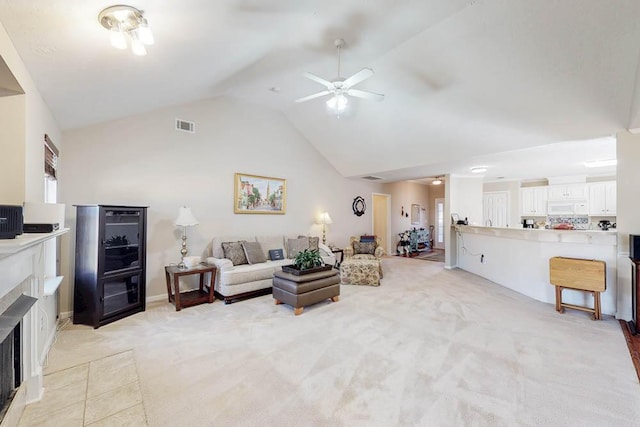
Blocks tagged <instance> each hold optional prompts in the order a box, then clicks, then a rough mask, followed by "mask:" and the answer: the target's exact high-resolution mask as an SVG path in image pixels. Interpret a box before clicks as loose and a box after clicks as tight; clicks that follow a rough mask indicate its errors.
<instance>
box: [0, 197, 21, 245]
mask: <svg viewBox="0 0 640 427" xmlns="http://www.w3.org/2000/svg"><path fill="white" fill-rule="evenodd" d="M22 221H23V219H22V206H14V205H0V239H15V238H16V236H18V235H20V234H22Z"/></svg>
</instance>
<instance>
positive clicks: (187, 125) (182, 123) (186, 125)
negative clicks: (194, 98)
mask: <svg viewBox="0 0 640 427" xmlns="http://www.w3.org/2000/svg"><path fill="white" fill-rule="evenodd" d="M176 130H181V131H183V132H189V133H196V124H195V123H194V122H188V121H186V120H181V119H176Z"/></svg>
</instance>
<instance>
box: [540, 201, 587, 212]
mask: <svg viewBox="0 0 640 427" xmlns="http://www.w3.org/2000/svg"><path fill="white" fill-rule="evenodd" d="M588 214H589V205H588V204H587V202H548V205H547V215H588Z"/></svg>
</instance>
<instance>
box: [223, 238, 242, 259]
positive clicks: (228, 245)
mask: <svg viewBox="0 0 640 427" xmlns="http://www.w3.org/2000/svg"><path fill="white" fill-rule="evenodd" d="M243 242H245V241H244V240H242V241H239V242H222V251H223V252H224V257H225V258H227V259H228V260H230V261H231V262H232V263H233V265H242V264H248V261H247V257H246V256H245V254H244V250H243V249H242V243H243Z"/></svg>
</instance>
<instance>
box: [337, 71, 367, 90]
mask: <svg viewBox="0 0 640 427" xmlns="http://www.w3.org/2000/svg"><path fill="white" fill-rule="evenodd" d="M371 76H373V70H372V69H371V68H363V69H362V70H360V71H358V72H357V73H355V74H354V75H353V76H351V77H349V78H348V79H346V80H345V81H343V82H342V87H347V88H349V87H351V86H355V85H357V84H358V83H360V82H361V81H363V80H366V79H368V78H369V77H371Z"/></svg>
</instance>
